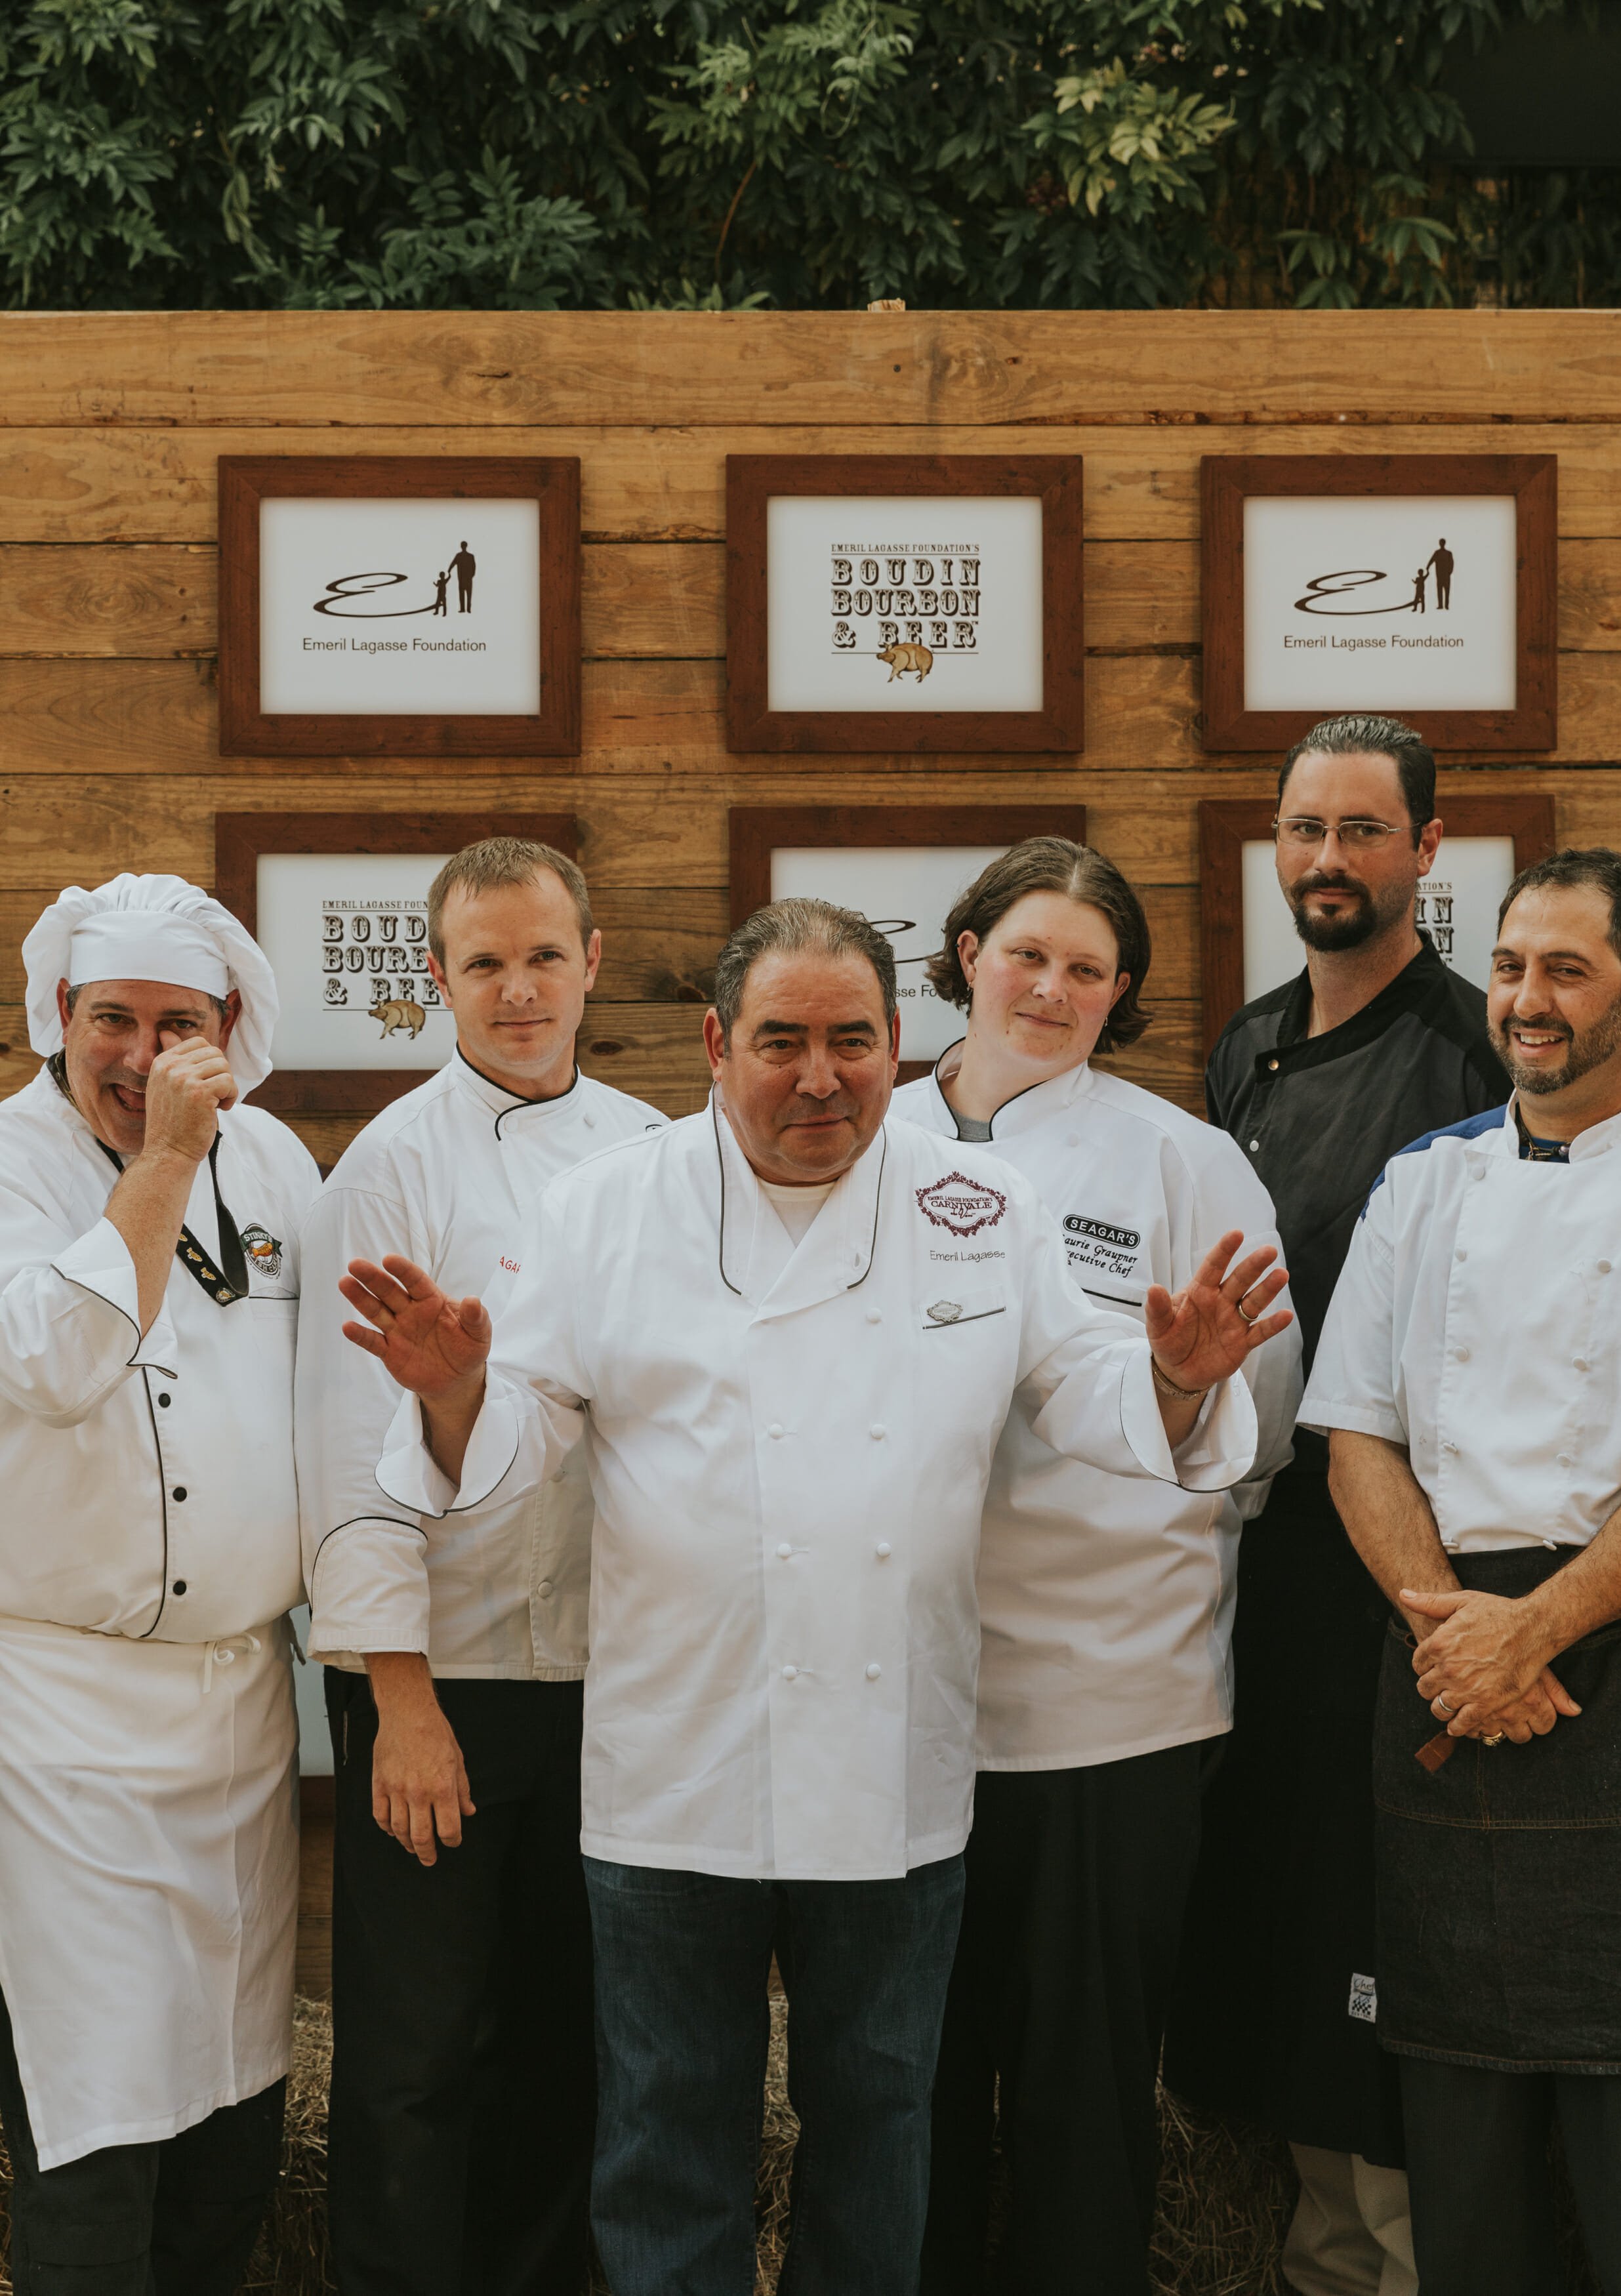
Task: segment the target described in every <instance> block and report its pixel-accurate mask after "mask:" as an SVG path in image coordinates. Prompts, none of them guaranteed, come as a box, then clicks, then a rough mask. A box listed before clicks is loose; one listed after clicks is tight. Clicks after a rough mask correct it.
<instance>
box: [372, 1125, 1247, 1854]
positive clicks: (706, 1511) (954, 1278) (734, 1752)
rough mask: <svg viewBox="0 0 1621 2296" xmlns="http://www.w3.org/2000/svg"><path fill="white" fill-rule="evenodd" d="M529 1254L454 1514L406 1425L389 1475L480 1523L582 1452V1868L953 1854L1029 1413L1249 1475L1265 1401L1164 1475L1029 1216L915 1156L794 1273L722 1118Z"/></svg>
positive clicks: (1146, 1454) (1013, 1198)
mask: <svg viewBox="0 0 1621 2296" xmlns="http://www.w3.org/2000/svg"><path fill="white" fill-rule="evenodd" d="M539 1226H540V1248H539V1251H538V1252H536V1251H534V1250H533V1248H532V1247H531V1249H530V1251H528V1255H527V1257H526V1265H525V1268H524V1272H523V1274H522V1275H521V1276H520V1278H519V1279H518V1282H517V1283H516V1284H515V1285H514V1288H513V1292H512V1298H511V1300H510V1301H509V1303H508V1306H507V1309H506V1312H505V1314H504V1315H503V1317H502V1319H501V1321H500V1323H499V1324H497V1327H496V1334H495V1364H494V1365H493V1368H492V1373H491V1379H490V1386H489V1390H488V1393H487V1397H486V1400H485V1405H484V1408H483V1410H482V1411H481V1413H480V1415H479V1421H478V1423H477V1425H476V1426H475V1428H474V1431H473V1435H472V1439H471V1444H470V1446H469V1449H468V1453H467V1457H466V1460H465V1462H464V1464H463V1476H462V1483H461V1487H460V1490H459V1491H456V1490H454V1489H452V1488H451V1487H450V1486H449V1484H448V1483H447V1482H446V1478H445V1477H444V1476H443V1474H442V1473H441V1472H439V1470H438V1467H437V1465H436V1464H434V1462H433V1460H432V1458H431V1456H430V1454H429V1452H428V1451H427V1449H426V1447H424V1445H423V1443H422V1439H421V1415H420V1412H419V1410H418V1407H417V1406H416V1404H415V1402H414V1399H413V1398H409V1397H408V1398H405V1402H404V1403H403V1404H402V1406H401V1407H400V1410H399V1413H398V1415H397V1418H396V1421H395V1425H394V1428H393V1430H392V1431H391V1433H390V1439H389V1448H388V1450H387V1451H386V1452H385V1454H384V1456H383V1459H382V1461H381V1464H380V1466H379V1470H378V1477H379V1480H380V1481H381V1483H382V1485H383V1487H384V1488H385V1489H386V1490H388V1491H389V1492H390V1493H391V1494H392V1495H393V1496H394V1497H397V1498H399V1499H402V1500H405V1499H409V1501H410V1503H411V1504H413V1505H418V1506H421V1507H422V1508H423V1509H424V1510H432V1511H435V1512H438V1511H441V1510H446V1509H450V1508H452V1507H462V1508H465V1507H473V1506H477V1505H480V1504H481V1503H482V1502H483V1501H484V1500H485V1499H486V1498H487V1497H488V1495H489V1494H490V1493H491V1492H493V1491H496V1490H498V1489H499V1488H501V1487H502V1485H503V1478H505V1477H507V1476H509V1475H513V1476H517V1477H519V1478H520V1479H523V1480H527V1479H529V1478H532V1477H533V1476H534V1475H536V1473H542V1474H544V1473H548V1472H555V1469H556V1466H557V1464H559V1463H560V1462H561V1459H562V1458H563V1457H564V1456H566V1454H567V1452H568V1449H569V1446H570V1444H571V1443H572V1442H574V1441H575V1440H577V1439H578V1438H579V1436H580V1435H581V1433H582V1431H585V1429H587V1428H588V1430H589V1433H588V1438H587V1448H588V1455H589V1459H590V1468H591V1480H592V1488H593V1492H594V1497H595V1501H596V1521H595V1526H594V1551H593V1562H592V1599H591V1664H590V1668H589V1670H588V1672H587V1675H586V1679H585V1758H584V1773H583V1788H584V1801H585V1825H584V1832H583V1845H584V1848H585V1850H586V1852H587V1854H588V1855H590V1856H592V1857H601V1858H605V1859H609V1860H611V1861H617V1862H619V1863H628V1864H634V1865H649V1866H667V1867H674V1868H683V1869H688V1870H696V1871H699V1872H701V1873H708V1874H728V1875H733V1876H741V1877H744V1878H757V1879H766V1878H774V1877H778V1878H797V1879H812V1880H827V1881H838V1880H864V1879H869V1878H881V1877H885V1876H892V1875H896V1874H904V1873H905V1872H906V1871H907V1870H908V1869H909V1868H910V1867H912V1866H921V1865H924V1864H927V1863H929V1862H930V1861H931V1860H933V1859H937V1858H941V1857H950V1856H953V1855H954V1853H955V1852H956V1851H958V1850H959V1849H961V1848H962V1844H963V1842H964V1841H965V1840H966V1838H967V1833H968V1825H969V1816H970V1803H971V1800H972V1793H973V1771H974V1762H973V1717H974V1683H975V1675H976V1672H977V1669H978V1647H979V1632H978V1612H977V1609H976V1604H975V1600H974V1583H973V1580H974V1559H975V1553H976V1549H977V1547H978V1535H979V1514H980V1508H981V1505H982V1504H983V1500H984V1496H985V1485H986V1479H987V1474H988V1473H989V1471H990V1463H991V1455H992V1452H993V1451H994V1449H995V1441H996V1437H997V1435H998V1433H999V1431H1000V1430H1001V1426H1002V1423H1003V1418H1004V1417H1005V1416H1006V1414H1007V1409H1008V1404H1009V1401H1010V1398H1011V1396H1012V1394H1013V1391H1014V1390H1015V1389H1016V1388H1017V1387H1019V1385H1020V1383H1021V1382H1029V1383H1030V1384H1031V1386H1032V1387H1033V1389H1034V1390H1036V1393H1037V1394H1038V1396H1039V1398H1040V1402H1039V1405H1038V1406H1036V1423H1037V1425H1038V1427H1039V1428H1040V1429H1041V1431H1043V1433H1044V1435H1045V1437H1046V1439H1047V1440H1048V1441H1049V1442H1051V1443H1052V1444H1053V1445H1054V1446H1055V1447H1060V1448H1062V1449H1064V1450H1066V1451H1068V1452H1073V1453H1075V1454H1077V1455H1080V1456H1089V1457H1091V1458H1093V1459H1094V1460H1095V1461H1096V1462H1097V1464H1100V1465H1103V1466H1108V1467H1109V1468H1111V1469H1113V1470H1114V1471H1115V1472H1119V1473H1122V1474H1127V1473H1133V1472H1135V1473H1142V1472H1148V1473H1150V1474H1158V1475H1160V1476H1163V1477H1165V1478H1167V1479H1170V1478H1173V1477H1174V1476H1175V1474H1176V1473H1177V1472H1179V1471H1180V1472H1181V1475H1182V1477H1183V1480H1184V1481H1187V1482H1189V1483H1191V1484H1195V1485H1198V1486H1199V1487H1201V1488H1222V1487H1224V1486H1225V1485H1226V1484H1227V1483H1229V1482H1232V1481H1233V1480H1237V1479H1238V1478H1239V1477H1240V1476H1241V1475H1243V1474H1245V1473H1246V1472H1248V1469H1249V1466H1250V1464H1251V1461H1252V1459H1253V1456H1254V1449H1255V1413H1254V1409H1253V1406H1252V1405H1251V1403H1250V1398H1249V1393H1248V1389H1247V1388H1246V1387H1245V1386H1244V1385H1243V1382H1241V1381H1240V1382H1232V1381H1228V1382H1224V1384H1223V1386H1222V1387H1221V1389H1219V1390H1217V1391H1216V1395H1215V1396H1214V1397H1213V1398H1211V1401H1210V1402H1209V1403H1208V1405H1207V1406H1206V1407H1205V1410H1204V1411H1203V1413H1202V1414H1201V1415H1200V1419H1199V1423H1198V1425H1197V1426H1196V1427H1195V1429H1194V1431H1193V1433H1192V1434H1191V1436H1190V1438H1189V1439H1188V1440H1187V1441H1186V1442H1185V1443H1184V1444H1183V1447H1182V1449H1181V1452H1180V1454H1179V1456H1178V1458H1177V1459H1176V1460H1175V1462H1174V1461H1173V1459H1172V1456H1171V1452H1170V1448H1169V1446H1168V1444H1167V1440H1166V1437H1165V1431H1164V1428H1163V1425H1162V1423H1161V1422H1160V1417H1159V1413H1158V1405H1157V1403H1156V1400H1155V1396H1154V1390H1153V1382H1152V1379H1151V1376H1150V1354H1149V1349H1148V1347H1147V1345H1146V1343H1145V1342H1144V1341H1143V1340H1142V1338H1141V1337H1140V1336H1139V1335H1138V1334H1137V1333H1135V1332H1134V1331H1133V1330H1132V1329H1131V1327H1130V1326H1129V1325H1128V1324H1126V1322H1125V1321H1124V1320H1123V1319H1121V1318H1118V1317H1116V1316H1112V1315H1109V1314H1108V1313H1106V1312H1105V1311H1103V1310H1101V1309H1099V1308H1094V1307H1093V1306H1092V1304H1091V1303H1090V1302H1089V1301H1088V1300H1086V1299H1085V1295H1084V1294H1082V1293H1081V1292H1078V1291H1077V1290H1076V1289H1075V1288H1074V1287H1073V1286H1072V1285H1071V1284H1070V1283H1069V1281H1068V1277H1067V1275H1065V1272H1064V1267H1063V1258H1062V1252H1061V1248H1060V1243H1059V1238H1058V1234H1057V1230H1056V1227H1055V1226H1054V1224H1053V1222H1052V1218H1051V1216H1050V1215H1049V1214H1048V1213H1046V1212H1045V1211H1044V1209H1043V1207H1042V1205H1041V1203H1040V1201H1039V1200H1038V1199H1037V1197H1036V1193H1035V1192H1034V1190H1032V1189H1031V1188H1030V1187H1029V1186H1028V1185H1027V1184H1026V1183H1025V1181H1023V1180H1022V1179H1021V1178H1020V1177H1019V1176H1018V1175H1017V1174H1016V1173H1012V1172H1010V1171H1008V1170H1007V1169H1005V1168H1004V1167H1003V1166H1001V1165H999V1164H998V1163H997V1162H996V1160H995V1159H994V1158H992V1157H987V1156H986V1155H985V1154H984V1153H983V1152H977V1151H974V1150H972V1149H965V1148H962V1147H960V1146H957V1145H951V1146H946V1144H944V1143H942V1142H940V1141H938V1140H936V1139H934V1138H933V1137H932V1136H930V1135H929V1134H928V1133H925V1132H922V1131H920V1130H919V1129H918V1128H917V1127H916V1126H915V1125H910V1124H905V1123H901V1122H897V1121H894V1120H891V1121H890V1122H888V1123H887V1124H886V1125H885V1126H884V1127H883V1128H881V1130H880V1133H879V1135H878V1136H877V1138H876V1139H875V1140H874V1141H873V1143H872V1145H871V1146H870V1147H869V1148H868V1149H867V1151H866V1152H865V1153H864V1155H863V1156H862V1157H860V1158H859V1159H858V1160H857V1161H856V1164H855V1165H854V1166H853V1167H852V1168H851V1169H850V1170H849V1171H847V1173H845V1174H844V1175H843V1176H842V1177H840V1178H839V1183H838V1185H836V1187H835V1188H834V1189H833V1191H832V1193H831V1195H830V1196H829V1198H828V1200H827V1201H826V1202H825V1204H824V1205H823V1208H822V1210H821V1211H820V1212H819V1214H818V1215H817V1217H816V1218H815V1222H814V1223H813V1224H812V1226H811V1227H810V1228H809V1229H808V1230H807V1232H806V1235H805V1237H804V1240H803V1241H802V1242H800V1243H799V1244H798V1247H797V1248H795V1247H792V1246H791V1244H790V1238H789V1236H788V1234H787V1231H786V1230H785V1229H784V1227H783V1226H782V1221H781V1220H780V1219H779V1218H777V1216H776V1214H775V1213H774V1211H772V1210H770V1207H769V1205H768V1204H767V1202H766V1201H765V1197H764V1195H763V1193H762V1191H761V1189H760V1188H759V1186H758V1185H757V1181H756V1179H755V1177H754V1174H753V1172H752V1171H751V1169H750V1168H749V1164H748V1162H747V1161H746V1160H745V1158H744V1157H743V1155H742V1153H741V1150H740V1149H739V1147H738V1145H737V1143H736V1141H735V1139H734V1137H733V1134H732V1131H731V1128H730V1126H729V1125H728V1123H727V1121H726V1119H725V1116H724V1115H723V1114H722V1113H721V1112H720V1111H719V1110H718V1108H717V1107H716V1106H715V1104H714V1103H711V1106H710V1108H709V1109H708V1110H706V1111H704V1112H703V1113H702V1114H701V1115H699V1116H696V1117H690V1118H687V1119H685V1120H684V1121H683V1122H681V1123H679V1124H676V1125H674V1126H672V1127H671V1128H670V1129H669V1130H668V1131H667V1132H664V1133H659V1134H655V1135H654V1136H651V1138H649V1139H647V1140H645V1141H643V1142H638V1143H634V1144H626V1145H624V1146H622V1147H619V1148H616V1149H613V1150H610V1152H608V1154H606V1155H605V1156H601V1157H598V1158H595V1159H594V1160H593V1161H592V1162H591V1163H589V1164H585V1165H582V1166H581V1167H579V1168H578V1169H577V1170H575V1171H573V1172H570V1173H568V1174H566V1175H565V1176H564V1177H562V1178H561V1179H559V1180H556V1181H554V1182H553V1185H552V1186H551V1187H550V1188H549V1189H548V1190H547V1191H546V1194H545V1196H544V1199H543V1201H542V1204H541V1210H540V1221H539ZM537 1269H538V1271H539V1272H538V1273H537V1272H536V1270H537Z"/></svg>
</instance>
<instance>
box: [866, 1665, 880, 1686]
mask: <svg viewBox="0 0 1621 2296" xmlns="http://www.w3.org/2000/svg"><path fill="white" fill-rule="evenodd" d="M882 1672H883V1669H882V1667H881V1666H880V1665H878V1664H877V1663H876V1661H875V1662H874V1663H873V1664H872V1666H870V1667H869V1668H868V1669H867V1680H868V1681H869V1682H876V1681H877V1680H878V1677H879V1676H880V1674H881V1673H882Z"/></svg>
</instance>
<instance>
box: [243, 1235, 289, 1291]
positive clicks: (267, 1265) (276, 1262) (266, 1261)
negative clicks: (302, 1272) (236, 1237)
mask: <svg viewBox="0 0 1621 2296" xmlns="http://www.w3.org/2000/svg"><path fill="white" fill-rule="evenodd" d="M242 1250H243V1251H245V1252H246V1253H247V1255H248V1259H249V1263H250V1269H257V1270H258V1274H259V1275H264V1276H268V1277H269V1278H270V1279H271V1280H272V1281H274V1278H275V1277H276V1276H278V1275H280V1274H281V1272H282V1241H281V1238H280V1237H279V1236H274V1235H272V1234H271V1233H270V1231H269V1229H268V1228H265V1227H245V1228H243V1229H242Z"/></svg>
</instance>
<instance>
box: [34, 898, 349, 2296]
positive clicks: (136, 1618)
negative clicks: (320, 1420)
mask: <svg viewBox="0 0 1621 2296" xmlns="http://www.w3.org/2000/svg"><path fill="white" fill-rule="evenodd" d="M23 956H24V960H25V963H26V964H27V967H28V976H29V990H28V995H29V1036H30V1038H31V1041H32V1043H33V1046H34V1049H35V1050H36V1051H37V1052H38V1053H42V1054H45V1055H46V1056H47V1062H46V1066H45V1068H44V1069H43V1070H41V1071H40V1073H39V1074H38V1075H37V1077H36V1078H34V1080H33V1082H32V1083H31V1084H29V1085H27V1086H26V1087H24V1088H23V1090H22V1091H21V1092H20V1093H18V1094H17V1095H15V1097H14V1098H12V1100H10V1101H8V1102H7V1103H5V1105H4V1107H3V1108H0V1475H3V1477H4V1489H5V1497H6V1504H5V1510H4V1519H3V1527H0V1993H3V1994H4V2016H0V2117H3V2118H4V2128H5V2137H6V2143H7V2145H8V2147H9V2149H10V2153H11V2159H12V2171H13V2176H14V2178H15V2183H14V2185H13V2189H12V2253H11V2267H12V2284H13V2286H14V2287H15V2289H16V2290H17V2292H18V2296H54V2292H57V2291H66V2290H68V2289H71V2290H72V2291H73V2292H74V2296H138V2292H142V2291H146V2290H155V2291H156V2292H157V2296H230V2292H231V2291H232V2290H233V2289H234V2288H235V2287H236V2286H237V2285H238V2284H239V2282H240V2279H241V2276H242V2272H243V2271H244V2269H245V2268H246V2266H247V2262H248V2258H249V2253H250V2250H251V2247H252V2244H253V2239H254V2235H255V2233H256V2231H257V2229H258V2222H259V2218H260V2216H261V2214H262V2212H263V2207H264V2202H265V2199H266V2194H267V2193H268V2191H269V2189H270V2187H271V2185H273V2184H274V2178H275V2175H276V2169H277V2166H278V2161H279V2154H280V2136H281V2121H282V2092H283V2083H284V2077H285V2074H286V2071H287V2066H288V2058H289V2052H290V2047H291V2021H292V2020H291V2011H292V1967H293V1932H294V1922H295V1918H296V1912H297V1893H298V1830H297V1807H296V1805H297V1782H296V1776H295V1771H294V1756H295V1751H296V1742H297V1733H296V1728H295V1724H294V1718H293V1699H292V1685H291V1636H290V1635H289V1631H288V1628H287V1625H286V1620H285V1613H286V1611H288V1609H289V1607H290V1606H291V1604H293V1603H297V1602H298V1601H299V1596H300V1593H301V1576H300V1571H299V1536H298V1503H297V1495H296V1491H295V1488H294V1480H293V1459H292V1375H293V1332H294V1323H295V1318H296V1316H297V1312H298V1258H297V1241H296V1239H297V1236H298V1233H299V1225H300V1223H301V1221H302V1219H303V1218H304V1214H305V1212H306V1211H307V1209H308V1206H309V1203H310V1201H311V1199H312V1198H313V1196H314V1194H315V1189H316V1186H317V1184H318V1176H317V1174H316V1170H315V1164H314V1162H313V1161H312V1160H311V1159H310V1157H309V1156H308V1154H307V1152H306V1151H305V1150H304V1148H303V1147H302V1146H301V1145H300V1144H299V1141H298V1140H297V1139H296V1138H295V1137H294V1136H293V1135H292V1134H291V1132H290V1131H289V1130H288V1129H287V1128H286V1127H285V1126H283V1125H282V1124H279V1123H277V1122H276V1120H275V1119H274V1117H270V1116H266V1115H265V1114H264V1113H262V1112H261V1111H258V1110H257V1109H250V1108H244V1107H242V1104H241V1098H242V1095H243V1094H244V1093H246V1092H249V1091H250V1090H251V1089H252V1087H254V1086H255V1085H257V1084H258V1083H259V1082H260V1081H261V1079H262V1078H264V1077H265V1076H266V1073H267V1072H268V1070H269V1065H270V1063H269V1045H270V1037H271V1031H272V1029H273V1027H274V1021H275V1015H276V995H275V985H274V980H273V978H272V976H271V972H270V968H269V966H268V965H267V964H266V961H265V959H264V958H263V956H262V955H260V953H259V951H258V948H257V947H255V946H254V944H253V942H252V940H251V939H250V937H249V936H248V934H247V933H246V932H245V931H243V930H242V926H241V925H240V924H238V922H236V920H235V919H234V918H233V916H231V915H230V914H228V912H227V911H225V909H223V908H221V907H220V906H219V905H218V903H217V902H216V901H213V900H211V899H209V897H208V895H207V894H205V893H202V892H200V891H199V890H197V888H196V887H195V886H192V885H188V884H186V883H184V881H182V880H181V879H180V878H177V877H137V876H124V877H119V878H115V879H114V880H113V881H112V882H111V884H107V885H103V886H101V887H99V888H98V889H97V890H94V891H93V892H86V891H84V890H81V889H80V888H79V887H78V886H73V887H70V889H69V890H68V891H67V892H65V893H64V894H63V895H62V897H61V899H60V900H59V901H57V902H56V903H54V904H53V906H52V907H50V908H49V909H47V910H46V911H45V914H44V916H43V917H42V918H41V919H40V921H39V922H38V923H37V925H36V926H35V928H34V930H33V931H32V932H31V933H30V934H29V937H28V939H27V941H26V942H25V943H24V945H23Z"/></svg>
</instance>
